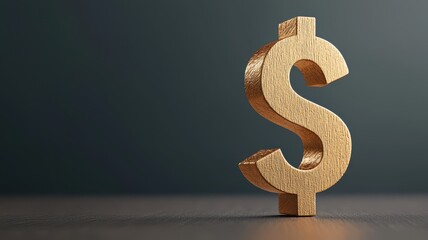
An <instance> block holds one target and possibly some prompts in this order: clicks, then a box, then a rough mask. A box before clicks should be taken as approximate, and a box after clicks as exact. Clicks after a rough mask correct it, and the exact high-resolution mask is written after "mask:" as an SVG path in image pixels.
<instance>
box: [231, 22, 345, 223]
mask: <svg viewBox="0 0 428 240" xmlns="http://www.w3.org/2000/svg"><path fill="white" fill-rule="evenodd" d="M293 66H296V67H297V68H298V69H299V70H300V72H301V73H302V74H303V77H304V79H305V81H306V83H307V85H308V86H313V87H322V86H325V85H327V84H329V83H331V82H333V81H335V80H337V79H339V78H341V77H343V76H345V75H346V74H348V67H347V65H346V62H345V60H344V59H343V57H342V55H341V54H340V52H339V51H338V50H337V49H336V47H334V46H333V45H332V44H331V43H329V42H327V41H326V40H324V39H321V38H319V37H316V36H315V18H312V17H296V18H293V19H290V20H288V21H285V22H283V23H281V24H279V39H278V41H275V42H272V43H269V44H267V45H265V46H263V47H262V48H260V49H259V50H258V51H257V52H256V53H255V54H254V55H253V56H252V58H251V59H250V61H249V63H248V65H247V68H246V70H245V92H246V95H247V98H248V100H249V102H250V104H251V106H252V107H253V108H254V109H255V110H256V111H257V112H258V113H259V114H260V115H262V116H263V117H265V118H266V119H268V120H269V121H271V122H273V123H275V124H278V125H279V126H282V127H284V128H287V129H289V130H291V131H293V132H294V133H296V134H297V135H298V136H299V137H300V138H301V139H302V142H303V148H304V152H303V160H302V162H301V164H300V166H299V167H298V168H295V167H293V166H291V165H290V164H289V163H288V162H287V161H286V159H285V158H284V156H283V155H282V152H281V150H280V149H266V150H261V151H259V152H257V153H255V154H254V155H252V156H251V157H249V158H247V159H245V160H244V161H243V162H241V163H239V168H240V170H241V172H242V173H243V174H244V176H245V177H246V178H247V179H248V180H249V181H250V182H251V183H253V184H254V185H256V186H257V187H259V188H261V189H264V190H266V191H269V192H274V193H279V212H280V213H281V214H288V215H295V216H313V215H315V214H316V200H315V194H316V193H317V192H321V191H324V190H326V189H327V188H329V187H331V186H333V185H334V184H335V183H336V182H337V181H339V179H340V178H341V177H342V176H343V174H344V173H345V171H346V168H347V167H348V164H349V160H350V158H351V135H350V133H349V130H348V128H347V127H346V125H345V123H344V122H343V121H342V120H341V119H340V118H339V117H338V116H336V115H335V114H334V113H333V112H331V111H329V110H327V109H325V108H323V107H321V106H319V105H317V104H315V103H312V102H310V101H308V100H306V99H304V98H303V97H301V96H299V95H298V94H297V93H296V92H295V91H294V90H293V88H292V87H291V83H290V70H291V68H292V67H293Z"/></svg>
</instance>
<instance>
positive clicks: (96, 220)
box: [0, 194, 428, 240]
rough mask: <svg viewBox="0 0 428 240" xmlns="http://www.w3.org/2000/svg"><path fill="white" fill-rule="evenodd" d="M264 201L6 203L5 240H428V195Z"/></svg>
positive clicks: (1, 227) (2, 201)
mask: <svg viewBox="0 0 428 240" xmlns="http://www.w3.org/2000/svg"><path fill="white" fill-rule="evenodd" d="M276 201H277V199H276V198H275V197H274V196H272V195H262V196H160V197H140V196H135V197H1V198H0V239H26V240H28V239H44V240H46V239H121V240H124V239H145V240H146V239H147V240H150V239H186V240H191V239H198V240H199V239H221V240H227V239H233V240H239V239H253V240H266V239H269V240H275V239H388V240H393V239H412V240H413V239H428V204H427V203H428V195H409V196H406V195H384V196H368V195H363V196H358V195H351V196H340V195H339V196H329V195H325V194H320V195H319V196H318V203H319V205H318V215H317V217H304V218H293V217H286V216H278V215H277V208H276Z"/></svg>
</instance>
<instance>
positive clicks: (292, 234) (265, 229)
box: [248, 216, 365, 240]
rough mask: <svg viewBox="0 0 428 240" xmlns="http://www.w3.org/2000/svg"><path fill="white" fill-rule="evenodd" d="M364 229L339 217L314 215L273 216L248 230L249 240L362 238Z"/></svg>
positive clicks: (338, 239)
mask: <svg viewBox="0 0 428 240" xmlns="http://www.w3.org/2000/svg"><path fill="white" fill-rule="evenodd" d="M364 233H365V230H363V229H362V228H361V226H360V225H357V224H356V223H352V222H350V221H344V220H339V219H337V220H336V219H323V218H315V217H304V218H288V217H281V216H279V217H275V219H272V220H271V221H266V222H264V223H262V224H260V225H259V226H256V227H255V228H253V229H251V230H250V231H249V236H248V239H250V240H265V239H269V240H277V239H278V240H279V239H281V240H282V239H317V240H324V239H326V240H327V239H336V240H342V239H343V240H345V239H347V240H349V239H364V238H365V234H364Z"/></svg>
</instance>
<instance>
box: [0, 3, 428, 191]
mask: <svg viewBox="0 0 428 240" xmlns="http://www.w3.org/2000/svg"><path fill="white" fill-rule="evenodd" d="M427 11H428V2H427V1H426V0H418V1H398V0H366V1H340V0H337V1H315V0H314V1H284V0H283V1H279V0H276V1H259V0H245V1H243V0H241V1H226V0H222V1H201V0H183V1H172V0H171V1H143V0H140V1H114V0H99V1H88V0H84V1H83V0H82V1H76V0H73V1H71V0H70V1H59V0H52V1H30V0H28V1H16V0H10V1H2V2H1V3H0V19H1V20H0V26H1V28H0V29H1V37H0V43H1V45H0V46H1V53H0V59H1V64H0V67H1V71H0V81H1V86H0V123H1V124H0V128H1V129H0V142H1V147H0V193H2V194H33V193H40V194H43V193H70V194H74V193H75V194H114V193H242V192H255V193H261V192H262V191H261V190H259V189H257V188H255V187H253V186H252V185H251V184H250V183H248V182H247V181H246V180H245V179H244V178H243V176H242V175H241V173H240V171H239V170H238V168H237V164H238V162H240V161H241V160H243V159H245V158H246V157H248V156H250V155H252V154H253V153H255V152H256V151H258V150H260V149H262V148H273V147H281V148H282V150H283V152H284V155H285V156H286V157H287V159H289V160H290V162H292V163H293V164H294V165H295V166H297V165H298V163H299V162H300V159H301V156H302V145H301V142H300V139H299V138H298V137H297V136H296V135H294V134H293V133H291V132H289V131H288V130H286V129H283V128H281V127H278V126H276V125H274V124H272V123H270V122H268V121H267V120H265V119H264V118H262V117H261V116H259V115H258V114H257V113H256V112H255V111H254V110H253V109H252V108H251V107H250V105H249V104H248V102H247V100H246V97H245V94H244V86H243V81H244V79H243V75H244V70H245V66H246V64H247V61H248V59H249V58H250V56H251V55H252V54H253V52H254V51H256V50H257V49H258V48H259V47H261V46H262V45H264V44H266V43H268V42H270V41H273V40H275V39H276V37H277V24H278V23H280V22H281V21H284V20H287V19H289V18H292V17H294V16H299V15H303V16H314V17H316V18H317V35H318V36H320V37H322V38H324V39H326V40H328V41H330V42H331V43H333V44H334V45H335V46H336V47H337V48H338V49H339V50H340V51H341V52H342V54H343V55H344V57H345V59H346V60H347V63H348V66H349V69H350V74H349V75H348V76H346V77H345V78H343V79H342V80H340V81H337V82H335V83H333V84H331V85H329V86H327V87H324V88H309V87H306V86H305V85H304V81H303V79H302V76H301V75H300V73H299V72H298V71H297V70H295V69H294V70H293V72H292V79H293V86H294V87H295V89H296V91H297V92H299V93H300V94H301V95H302V96H304V97H305V98H307V99H309V100H311V101H314V102H316V103H318V104H320V105H322V106H324V107H326V108H328V109H330V110H332V111H333V112H335V113H336V114H337V115H339V116H340V117H341V118H342V119H343V120H344V121H345V122H346V124H347V125H348V127H349V129H350V131H351V134H352V137H353V139H352V140H353V155H352V159H351V164H350V166H349V169H348V171H347V173H346V174H345V176H344V177H343V178H342V179H341V181H339V183H338V184H336V185H335V186H334V187H333V188H331V189H330V190H328V192H330V193H354V192H356V193H358V192H426V191H427V190H428V180H427V178H428V177H427V176H428V174H427V170H428V169H427V168H428V161H427V160H428V159H427V157H426V155H427V149H428V146H427V144H428V143H427V135H428V129H427V127H426V126H427V123H428V113H427V110H426V109H427V108H428V106H427V103H428V94H427V87H428V80H427V77H426V74H427V69H428V62H427V55H428V41H427V39H428V15H427V14H426V13H427Z"/></svg>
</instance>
